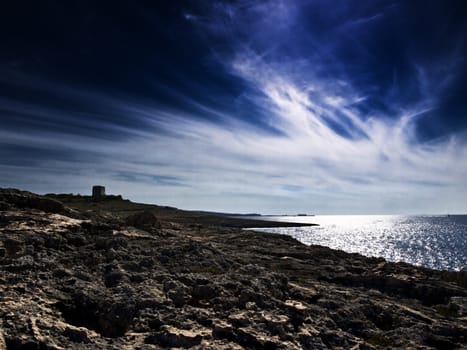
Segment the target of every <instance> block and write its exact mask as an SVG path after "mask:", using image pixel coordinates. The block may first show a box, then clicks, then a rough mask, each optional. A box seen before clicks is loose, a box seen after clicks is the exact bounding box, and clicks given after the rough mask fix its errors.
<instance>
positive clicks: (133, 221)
mask: <svg viewBox="0 0 467 350" xmlns="http://www.w3.org/2000/svg"><path fill="white" fill-rule="evenodd" d="M125 224H126V225H128V226H133V227H136V228H139V229H141V230H151V229H160V228H161V223H160V222H159V220H158V219H157V218H156V216H155V215H154V214H153V213H152V212H151V211H149V210H145V211H143V212H139V213H135V214H133V215H130V216H128V217H127V218H126V219H125Z"/></svg>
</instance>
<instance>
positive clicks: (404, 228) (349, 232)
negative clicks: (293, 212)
mask: <svg viewBox="0 0 467 350" xmlns="http://www.w3.org/2000/svg"><path fill="white" fill-rule="evenodd" d="M255 219H257V218H255ZM261 219H264V220H272V221H284V222H299V223H314V224H318V225H319V226H303V227H277V228H255V229H254V230H255V231H265V232H272V233H281V234H286V235H289V236H292V237H294V238H296V239H297V240H299V241H300V242H302V243H304V244H307V245H321V246H326V247H329V248H333V249H340V250H343V251H346V252H349V253H359V254H362V255H365V256H370V257H382V258H384V259H386V260H388V261H393V262H401V261H402V262H407V263H410V264H413V265H418V266H424V267H429V268H432V269H437V270H452V271H461V270H467V215H423V216H402V215H316V216H262V217H261Z"/></svg>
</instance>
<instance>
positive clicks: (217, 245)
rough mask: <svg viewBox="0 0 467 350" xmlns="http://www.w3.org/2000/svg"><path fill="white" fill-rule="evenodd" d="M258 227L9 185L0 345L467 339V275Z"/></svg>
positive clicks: (2, 241)
mask: <svg viewBox="0 0 467 350" xmlns="http://www.w3.org/2000/svg"><path fill="white" fill-rule="evenodd" d="M248 225H252V223H251V222H250V223H247V222H245V220H240V219H235V218H230V219H226V218H220V217H215V216H209V215H201V214H199V215H197V214H193V213H189V212H184V211H180V210H177V209H175V208H168V207H159V206H154V205H145V204H137V203H132V202H129V201H125V200H123V199H121V198H113V199H112V200H107V201H101V202H95V201H92V200H91V199H90V198H86V197H79V196H72V195H48V196H39V195H36V194H33V193H30V192H26V191H20V190H14V189H0V271H1V273H0V317H1V323H0V349H8V350H12V349H162V348H181V349H186V348H190V349H395V348H399V349H408V348H411V349H458V348H467V272H466V271H461V272H448V271H436V270H430V269H425V268H419V267H415V266H411V265H408V264H403V263H390V262H386V261H385V260H383V259H379V258H366V257H363V256H361V255H358V254H347V253H344V252H342V251H335V250H331V249H329V248H325V247H320V246H311V247H308V246H305V245H303V244H301V243H299V242H298V241H296V240H294V239H293V238H291V237H288V236H283V235H277V234H268V233H260V232H254V231H243V230H242V228H243V227H247V226H248ZM270 225H274V223H270ZM282 225H283V223H282ZM263 226H265V225H263Z"/></svg>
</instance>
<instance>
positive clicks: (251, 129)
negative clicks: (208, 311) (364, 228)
mask: <svg viewBox="0 0 467 350" xmlns="http://www.w3.org/2000/svg"><path fill="white" fill-rule="evenodd" d="M465 18H467V5H465V2H464V1H373V0H372V1H365V0H359V1H343V0H342V1H341V0H338V1H332V2H330V1H324V0H322V1H319V0H303V1H298V0H297V1H286V0H283V1H279V0H270V1H202V0H200V1H177V2H175V1H174V2H152V1H147V2H145V1H141V2H132V1H112V2H105V1H102V2H101V1H100V2H94V1H76V2H74V1H71V2H66V4H65V2H62V1H44V2H24V3H22V2H13V3H10V4H9V5H2V11H1V14H0V37H1V42H2V49H1V50H0V123H1V124H0V125H1V126H0V186H2V187H18V188H22V189H28V190H31V191H35V192H39V193H47V192H65V193H70V192H73V193H81V194H85V193H89V192H90V189H91V186H92V185H93V184H102V185H105V186H106V187H107V191H108V192H112V193H121V194H122V195H123V196H124V197H127V198H130V199H132V200H135V201H144V202H151V203H158V204H164V205H172V206H176V207H180V208H186V209H205V210H217V211H231V212H261V213H297V212H300V213H301V212H309V213H318V214H356V213H358V214H371V213H378V214H384V213H388V214H391V213H407V214H410V213H467V200H466V199H465V198H467V98H466V97H467V61H466V59H467V56H466V55H467V45H466V42H467V37H466V36H467V21H466V20H465Z"/></svg>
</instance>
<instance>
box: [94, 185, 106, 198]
mask: <svg viewBox="0 0 467 350" xmlns="http://www.w3.org/2000/svg"><path fill="white" fill-rule="evenodd" d="M101 197H105V187H104V186H92V198H101Z"/></svg>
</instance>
